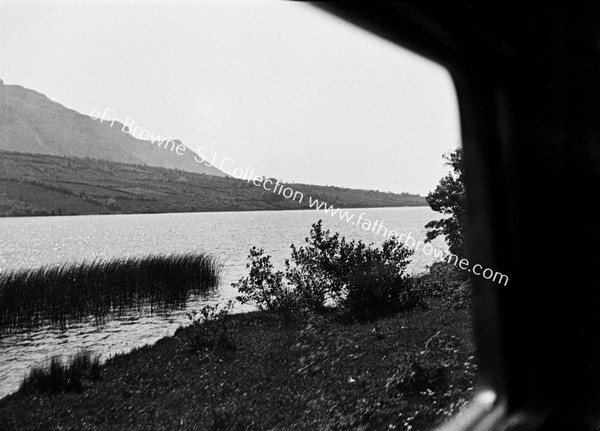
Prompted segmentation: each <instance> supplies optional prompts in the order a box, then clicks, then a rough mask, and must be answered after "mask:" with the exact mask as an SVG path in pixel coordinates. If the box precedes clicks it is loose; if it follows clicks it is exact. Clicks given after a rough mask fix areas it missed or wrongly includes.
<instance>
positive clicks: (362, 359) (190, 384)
mask: <svg viewBox="0 0 600 431" xmlns="http://www.w3.org/2000/svg"><path fill="white" fill-rule="evenodd" d="M224 319H226V321H227V323H226V325H227V326H228V329H227V330H226V331H227V339H228V344H229V345H232V346H235V349H230V348H227V349H223V348H220V349H215V348H214V347H208V346H205V347H204V348H201V349H200V350H198V346H194V344H193V343H192V342H191V339H193V333H194V332H195V331H196V330H198V329H199V327H195V326H191V327H186V328H182V329H180V330H179V331H177V333H176V334H175V336H174V337H168V338H164V339H162V340H160V341H159V342H157V343H156V344H155V345H154V346H147V347H143V348H141V349H137V350H135V351H133V352H130V353H129V354H126V355H120V356H117V357H113V358H112V359H109V360H108V361H107V362H106V363H105V364H104V365H103V366H102V370H101V374H102V379H101V380H99V381H91V380H90V381H89V384H88V385H87V386H86V389H85V391H84V392H83V393H82V394H79V393H75V392H60V393H55V394H54V395H52V396H51V397H49V396H45V395H41V396H40V395H35V396H34V395H32V394H30V393H26V392H18V393H16V394H13V395H10V396H8V397H6V398H4V399H2V400H0V427H1V428H2V429H6V430H11V429H15V430H16V429H77V430H91V429H94V430H95V429H98V430H114V429H131V430H146V429H182V430H266V429H272V430H289V429H298V430H355V429H364V430H389V429H396V430H408V429H412V430H426V429H428V428H430V427H431V426H432V425H434V424H436V423H438V422H440V421H443V420H444V419H446V418H447V417H448V416H450V415H452V414H453V413H455V412H456V411H457V410H458V409H460V407H461V406H462V405H463V404H464V403H465V402H466V400H468V399H469V398H470V396H471V394H472V390H473V389H472V388H473V381H474V376H475V365H474V358H473V355H474V353H473V347H472V344H471V342H470V337H471V333H470V324H469V316H468V311H467V310H465V309H459V310H456V309H454V308H448V307H446V306H445V305H444V303H443V302H441V301H440V300H439V299H435V298H429V299H428V309H427V310H414V311H413V312H410V313H399V314H396V315H394V316H390V317H387V318H383V319H379V320H377V321H374V322H357V323H354V324H345V323H341V322H339V321H337V320H336V319H328V318H326V317H324V316H321V317H319V316H318V315H314V316H313V317H312V318H310V319H305V320H304V321H302V322H300V321H296V322H295V323H293V324H290V323H286V322H284V321H283V320H282V319H281V318H280V317H279V316H278V315H275V314H272V313H269V312H255V313H246V314H241V315H230V316H225V317H224ZM215 330H216V331H217V332H216V333H217V334H218V333H219V331H220V329H215Z"/></svg>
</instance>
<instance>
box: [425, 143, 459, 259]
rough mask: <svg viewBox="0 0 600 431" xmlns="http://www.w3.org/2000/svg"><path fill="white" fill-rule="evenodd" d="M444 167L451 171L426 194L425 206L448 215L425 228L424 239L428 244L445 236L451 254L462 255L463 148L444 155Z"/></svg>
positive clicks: (431, 222)
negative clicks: (425, 237)
mask: <svg viewBox="0 0 600 431" xmlns="http://www.w3.org/2000/svg"><path fill="white" fill-rule="evenodd" d="M444 159H445V160H446V165H447V166H450V167H451V168H452V171H451V172H449V173H448V175H446V176H445V177H443V178H442V179H441V180H440V182H439V184H438V185H437V186H436V188H435V190H434V191H432V192H430V193H429V194H428V195H427V203H428V204H429V206H430V207H431V209H432V210H434V211H437V212H439V213H442V214H446V215H449V217H445V218H443V219H439V220H433V221H430V222H429V223H427V224H426V225H425V227H426V228H427V229H428V231H427V240H428V241H431V240H433V239H434V238H437V237H438V236H440V235H444V236H445V238H446V242H447V243H448V246H449V250H450V253H453V254H455V255H457V256H463V255H464V250H463V226H464V223H465V217H466V197H465V185H464V169H463V162H462V149H460V148H459V149H457V150H455V151H453V152H450V153H448V154H445V155H444Z"/></svg>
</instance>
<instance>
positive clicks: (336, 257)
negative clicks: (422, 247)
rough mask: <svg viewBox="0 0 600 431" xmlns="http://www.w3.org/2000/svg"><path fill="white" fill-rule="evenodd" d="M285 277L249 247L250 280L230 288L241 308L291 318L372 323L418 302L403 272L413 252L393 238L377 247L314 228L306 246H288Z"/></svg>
mask: <svg viewBox="0 0 600 431" xmlns="http://www.w3.org/2000/svg"><path fill="white" fill-rule="evenodd" d="M291 249H292V256H291V260H286V262H285V267H286V269H285V272H283V271H274V269H273V264H272V263H271V257H270V256H265V255H264V253H263V250H262V249H257V248H252V249H251V250H250V254H249V256H248V258H249V261H250V262H249V263H248V264H247V267H248V268H249V270H250V273H249V276H248V277H245V278H242V279H241V280H240V281H239V282H238V283H234V284H233V287H235V288H236V289H237V290H238V291H239V292H240V293H241V295H240V296H239V297H238V300H239V301H240V302H242V303H252V304H254V305H256V306H257V307H258V308H259V309H261V310H267V311H271V312H275V313H279V314H282V315H284V316H286V318H287V319H291V318H294V317H297V316H302V315H303V314H304V313H306V312H316V313H330V312H332V311H333V312H335V313H336V314H338V315H339V317H341V318H342V319H344V320H349V321H352V320H360V321H366V320H374V319H377V318H381V317H385V316H388V315H391V314H394V313H398V312H400V311H408V310H412V309H414V308H415V307H418V306H419V305H422V301H421V300H420V297H419V295H418V292H417V291H416V290H415V289H414V288H413V284H412V283H411V282H410V281H409V280H408V278H407V277H406V275H405V273H404V271H405V269H406V266H407V265H408V263H409V257H410V256H411V255H412V253H413V251H412V250H411V249H409V248H407V247H405V246H404V245H403V244H401V243H400V242H399V241H398V240H397V239H396V238H392V239H388V240H386V241H385V242H384V243H383V244H382V245H381V248H377V247H373V245H372V244H371V245H367V244H365V243H363V242H362V241H354V240H353V241H346V238H344V237H340V235H339V234H338V233H335V234H331V233H330V231H329V230H325V231H324V230H323V227H322V223H321V220H319V221H318V222H317V223H315V224H313V226H312V229H311V231H310V237H309V238H306V240H305V245H303V246H300V247H296V246H295V245H294V244H292V245H291Z"/></svg>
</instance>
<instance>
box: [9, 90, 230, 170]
mask: <svg viewBox="0 0 600 431" xmlns="http://www.w3.org/2000/svg"><path fill="white" fill-rule="evenodd" d="M123 130H124V128H123V125H122V124H121V123H118V122H114V123H111V122H110V121H103V122H101V121H100V120H99V119H98V120H96V121H94V120H92V118H91V117H90V116H88V115H83V114H80V113H78V112H76V111H74V110H72V109H69V108H66V107H65V106H63V105H61V104H60V103H57V102H54V101H53V100H50V99H49V98H48V97H46V96H45V95H43V94H41V93H38V92H37V91H34V90H30V89H27V88H24V87H21V86H19V85H4V83H3V81H2V80H0V150H4V151H17V152H21V153H34V154H46V155H52V156H65V157H82V158H84V157H90V158H94V159H101V160H110V161H114V162H120V163H133V164H141V165H149V166H159V167H163V168H177V169H182V170H184V171H190V172H198V173H204V174H208V175H218V176H225V173H223V172H222V171H220V170H219V169H217V168H215V167H212V166H211V167H209V166H206V165H205V164H202V163H198V162H196V161H195V160H194V153H193V152H192V151H191V150H189V149H186V150H185V151H180V154H177V153H176V147H177V146H178V145H179V144H181V141H179V140H176V139H173V140H172V142H173V143H172V144H171V143H169V145H167V144H166V142H165V143H164V145H163V146H162V147H160V146H159V145H158V141H159V140H158V139H156V137H155V142H154V143H153V142H150V140H152V138H150V137H149V138H148V139H150V140H148V141H143V140H140V139H136V138H134V137H133V136H132V135H130V134H129V133H126V132H124V131H123ZM163 138H166V137H163ZM165 147H168V148H165ZM185 148H186V147H185V146H182V147H181V149H182V150H183V149H185Z"/></svg>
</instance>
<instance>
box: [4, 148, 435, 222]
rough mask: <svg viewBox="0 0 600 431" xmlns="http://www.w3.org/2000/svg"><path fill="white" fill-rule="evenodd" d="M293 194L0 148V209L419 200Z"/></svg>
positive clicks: (11, 212)
mask: <svg viewBox="0 0 600 431" xmlns="http://www.w3.org/2000/svg"><path fill="white" fill-rule="evenodd" d="M286 186H289V187H290V188H291V189H293V190H294V191H298V192H301V193H303V194H304V196H305V199H304V200H303V201H302V202H301V203H298V202H297V201H294V200H291V199H286V198H284V197H283V196H281V195H279V194H277V193H273V192H270V191H267V190H265V189H264V188H263V187H261V186H257V185H255V184H253V183H249V182H247V181H244V180H240V179H236V178H232V177H227V176H225V177H223V176H213V175H206V174H198V173H191V172H185V171H183V170H176V169H166V168H159V167H151V166H142V165H133V164H125V163H116V162H111V161H105V160H97V159H91V158H86V159H82V158H76V157H59V156H48V155H40V154H23V153H17V152H5V151H0V216H9V217H10V216H30V215H60V214H121V213H122V214H133V213H167V212H192V211H246V210H288V209H306V208H308V207H309V205H308V204H309V199H308V198H309V196H310V197H312V198H313V199H319V200H320V201H325V202H327V204H328V205H333V206H335V207H337V208H369V207H399V206H425V205H427V202H426V200H425V198H424V197H423V196H419V195H412V194H407V193H403V194H394V193H382V192H378V191H367V190H355V189H347V188H341V187H329V186H315V185H310V184H297V183H293V184H287V185H286Z"/></svg>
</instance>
